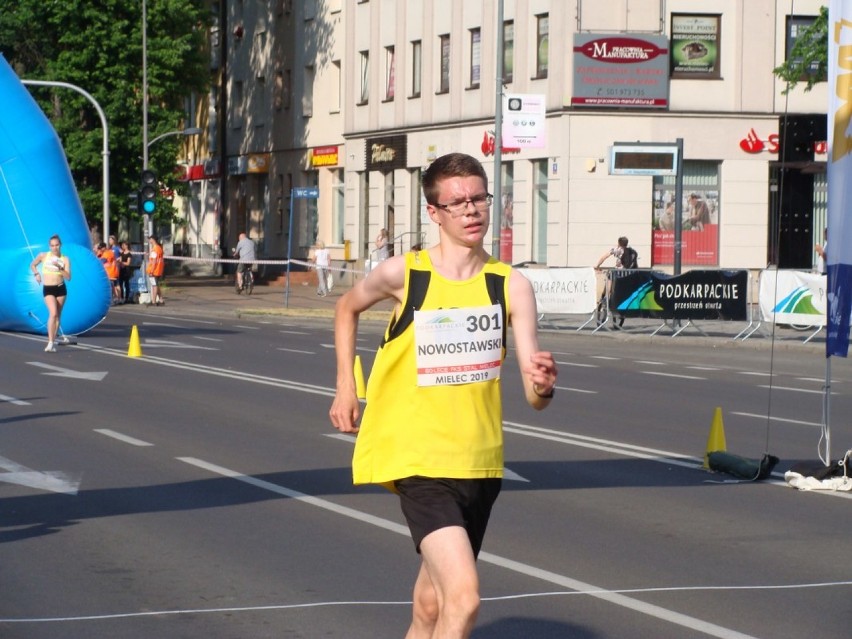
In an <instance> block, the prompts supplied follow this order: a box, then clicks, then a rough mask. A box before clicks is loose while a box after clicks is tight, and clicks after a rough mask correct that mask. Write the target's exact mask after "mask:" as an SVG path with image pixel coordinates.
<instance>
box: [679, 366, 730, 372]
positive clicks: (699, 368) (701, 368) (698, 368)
mask: <svg viewBox="0 0 852 639" xmlns="http://www.w3.org/2000/svg"><path fill="white" fill-rule="evenodd" d="M687 368H688V369H689V370H693V371H720V370H722V369H721V368H716V367H715V366H687Z"/></svg>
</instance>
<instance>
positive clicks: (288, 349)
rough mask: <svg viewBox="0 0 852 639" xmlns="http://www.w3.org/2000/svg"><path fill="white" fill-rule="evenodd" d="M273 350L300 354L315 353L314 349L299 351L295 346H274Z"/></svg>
mask: <svg viewBox="0 0 852 639" xmlns="http://www.w3.org/2000/svg"><path fill="white" fill-rule="evenodd" d="M275 350H278V351H284V352H286V353H299V354H301V355H316V353H315V352H314V351H300V350H299V349H297V348H276V349H275Z"/></svg>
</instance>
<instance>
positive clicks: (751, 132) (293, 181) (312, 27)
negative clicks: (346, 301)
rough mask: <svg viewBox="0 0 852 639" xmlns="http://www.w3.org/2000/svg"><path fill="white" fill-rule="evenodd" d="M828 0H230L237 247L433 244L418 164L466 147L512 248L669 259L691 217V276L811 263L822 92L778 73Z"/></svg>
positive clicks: (227, 202) (526, 254) (818, 201)
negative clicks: (671, 166) (526, 107)
mask: <svg viewBox="0 0 852 639" xmlns="http://www.w3.org/2000/svg"><path fill="white" fill-rule="evenodd" d="M223 2H225V0H223ZM820 4H821V3H820V1H819V0H813V1H811V0H799V1H798V2H797V3H796V4H795V9H796V14H794V15H790V13H789V12H790V3H788V2H781V1H780V0H748V1H746V0H713V1H711V0H596V1H592V0H585V1H583V0H568V1H563V0H559V1H552V0H504V1H503V2H502V3H499V2H497V1H496V0H479V1H472V0H405V1H402V0H304V1H303V2H295V1H288V0H275V1H272V2H269V1H266V0H227V2H226V5H225V6H224V7H223V11H222V15H223V24H222V25H220V31H221V32H222V33H224V34H225V36H226V41H225V40H223V42H222V46H223V47H225V51H226V52H227V55H226V56H225V57H224V59H225V61H224V63H223V64H224V65H225V67H226V69H225V73H224V94H225V96H226V100H224V101H223V102H222V104H224V105H225V106H224V109H225V115H224V118H222V117H221V116H220V120H221V127H222V129H221V130H222V135H221V140H220V148H221V153H222V156H223V161H222V168H223V172H224V174H223V175H222V185H223V186H222V195H221V199H222V216H221V229H220V231H221V238H222V242H223V243H225V244H227V243H229V242H233V241H235V238H236V235H237V234H238V233H239V232H241V231H246V232H248V233H249V235H250V236H251V237H254V238H255V239H256V240H257V241H258V243H259V246H260V247H261V251H262V254H263V255H265V256H267V257H283V256H286V255H288V254H289V255H293V256H294V257H298V256H305V255H306V254H307V251H308V249H309V247H310V246H311V245H312V244H313V243H314V242H315V241H316V240H317V239H320V240H322V241H324V242H325V244H326V245H327V246H330V247H331V248H332V249H333V257H334V258H335V259H344V258H349V259H352V260H357V261H358V262H361V261H362V260H365V259H369V257H370V253H371V251H372V250H373V239H374V238H375V237H376V235H377V234H378V232H379V230H380V229H382V228H387V229H388V230H389V233H390V236H391V237H393V238H394V246H395V249H396V250H397V251H399V250H405V249H407V248H409V247H410V246H411V245H412V244H414V243H417V242H420V241H424V242H426V243H427V244H428V243H429V242H432V241H434V240H435V239H436V235H435V233H436V232H437V231H436V229H434V228H433V227H432V226H431V225H429V224H428V222H427V221H426V218H425V210H424V209H425V207H424V202H423V200H422V196H421V193H420V190H419V180H420V175H421V172H422V170H423V168H424V167H426V166H428V164H429V163H430V162H431V161H432V160H433V159H434V158H435V157H437V156H438V155H441V154H443V153H447V152H450V151H463V152H466V153H469V154H471V155H474V156H475V157H477V158H479V159H480V160H481V161H482V162H483V164H484V165H485V167H486V170H487V171H488V173H489V176H490V177H491V180H492V182H491V185H492V186H496V184H495V182H497V181H499V193H496V192H495V200H497V202H498V203H499V206H495V211H494V217H495V220H494V224H493V228H492V235H493V242H492V245H493V246H494V247H495V249H497V250H499V252H500V255H501V258H502V259H504V260H505V261H508V262H512V263H519V262H525V261H535V262H538V263H546V264H549V265H551V266H566V265H567V266H582V265H589V264H593V263H594V262H595V261H596V259H597V257H598V256H599V255H600V254H601V252H602V251H603V250H604V249H605V248H607V247H609V246H611V245H613V244H614V243H615V240H616V238H617V237H619V236H620V235H627V236H628V237H629V238H630V241H631V245H633V246H634V247H636V248H637V250H638V251H639V255H640V265H641V266H643V267H647V266H654V267H657V268H661V269H664V270H665V269H668V268H671V267H672V262H673V256H674V251H673V244H674V235H675V233H674V225H675V224H676V223H677V221H678V220H679V219H680V221H681V229H682V232H681V239H682V242H683V244H682V251H681V259H682V264H683V268H694V267H710V268H715V267H720V268H751V269H759V268H762V267H765V266H766V265H767V264H768V263H773V264H778V265H779V266H781V267H790V268H810V267H811V265H812V263H813V260H814V256H813V253H812V246H813V243H814V242H815V241H816V240H817V239H818V238H819V237H820V236H821V229H822V228H823V227H824V225H825V220H824V218H825V172H824V167H825V135H826V133H825V113H826V109H827V100H828V98H827V94H826V90H827V89H826V86H825V84H824V83H823V84H818V85H816V86H815V87H814V89H813V90H812V91H810V92H805V91H803V90H802V88H801V87H797V88H795V89H793V90H792V91H791V92H789V93H786V94H785V92H784V89H785V85H784V83H782V82H781V81H779V80H778V79H777V78H776V77H775V76H774V74H773V73H772V69H773V68H774V67H776V66H778V65H779V64H781V62H783V61H784V60H785V58H786V56H787V55H788V53H789V51H790V48H791V46H792V43H793V42H794V40H795V38H796V37H797V34H798V33H800V31H801V29H802V28H803V27H804V26H805V25H807V24H809V23H810V22H811V21H812V20H813V18H814V17H815V16H816V15H817V14H818V12H819V7H820ZM501 12H502V16H498V14H499V13H501ZM498 18H501V19H498ZM498 22H499V24H498ZM498 45H499V53H498ZM498 76H499V77H500V79H501V84H502V87H501V91H500V94H499V95H500V97H499V98H498V93H497V86H498V82H497V78H498ZM498 99H499V100H500V102H501V104H502V105H504V106H503V110H502V111H501V113H502V118H503V128H502V129H501V137H502V138H503V139H502V145H501V149H500V151H499V155H500V156H501V157H500V162H499V173H498V172H497V169H496V167H495V150H496V149H495V146H496V140H495V138H496V137H497V136H495V133H496V131H495V113H496V108H497V103H498ZM510 102H511V103H512V104H514V105H517V104H522V103H523V104H535V105H536V112H535V113H534V114H533V115H531V116H530V117H529V118H528V119H529V121H530V122H532V121H534V122H535V126H536V136H535V140H534V144H527V143H526V142H529V140H525V143H524V144H518V145H512V144H507V142H506V140H507V139H512V138H511V136H512V135H515V134H516V132H513V131H512V127H517V126H523V123H526V124H529V122H526V120H527V118H525V117H520V118H519V117H516V116H517V115H518V114H517V113H512V111H511V110H510V109H511V107H510V106H508V105H509V103H510ZM507 114H508V115H507ZM522 120H523V121H524V122H523V123H521V121H522ZM519 123H520V124H519ZM507 131H508V133H507ZM678 143H680V144H681V148H682V158H681V159H682V172H681V175H682V193H681V196H682V197H681V198H680V201H679V202H678V200H677V199H676V193H677V188H676V187H677V183H676V182H677V180H676V178H675V177H674V176H672V175H667V174H665V170H664V169H665V167H664V166H663V164H664V163H665V161H666V160H667V159H669V160H670V159H671V157H670V154H669V151H670V149H671V148H672V147H674V148H675V149H677V145H678ZM648 145H651V146H648ZM631 147H632V148H631ZM495 178H496V179H495ZM300 187H310V189H309V190H308V191H305V190H304V189H302V188H300ZM306 193H307V194H308V195H310V194H311V193H316V194H318V197H317V198H313V197H303V196H304V195H305V194H306ZM294 194H296V195H297V196H298V197H296V198H292V196H293V195H294ZM690 196H694V197H690ZM678 209H679V211H678ZM291 212H292V216H291ZM678 212H679V213H680V218H678V216H677V213H678Z"/></svg>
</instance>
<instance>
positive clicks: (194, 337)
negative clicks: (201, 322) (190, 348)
mask: <svg viewBox="0 0 852 639" xmlns="http://www.w3.org/2000/svg"><path fill="white" fill-rule="evenodd" d="M192 339H200V340H202V341H204V342H224V341H225V340H223V339H222V338H220V337H202V336H201V335H193V336H192Z"/></svg>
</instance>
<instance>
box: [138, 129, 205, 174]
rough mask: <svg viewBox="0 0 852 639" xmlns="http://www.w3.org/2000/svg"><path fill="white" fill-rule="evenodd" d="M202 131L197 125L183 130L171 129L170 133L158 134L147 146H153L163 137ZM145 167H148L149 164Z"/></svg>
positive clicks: (196, 133) (185, 135)
mask: <svg viewBox="0 0 852 639" xmlns="http://www.w3.org/2000/svg"><path fill="white" fill-rule="evenodd" d="M200 133H201V129H200V128H199V127H197V126H191V127H189V128H188V129H183V130H182V131H169V132H168V133H163V134H162V135H158V136H157V137H155V138H154V139H153V140H151V141H150V142H148V143H147V146H146V148H149V149H150V148H151V147H152V146H153V145H154V143H155V142H159V141H160V140H162V139H163V138H167V137H169V136H172V135H182V136H184V137H188V136H190V135H198V134H200ZM145 168H148V167H147V166H146V167H145Z"/></svg>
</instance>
